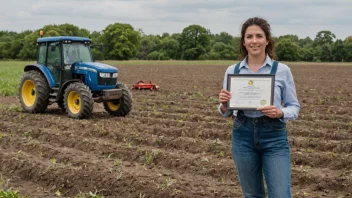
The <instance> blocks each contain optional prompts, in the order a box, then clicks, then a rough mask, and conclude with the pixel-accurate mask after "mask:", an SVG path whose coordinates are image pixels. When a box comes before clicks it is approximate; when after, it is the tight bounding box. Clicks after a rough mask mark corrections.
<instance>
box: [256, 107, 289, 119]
mask: <svg viewBox="0 0 352 198" xmlns="http://www.w3.org/2000/svg"><path fill="white" fill-rule="evenodd" d="M257 110H259V111H261V112H262V113H264V115H266V116H268V117H269V118H282V117H284V112H283V111H282V110H281V109H279V108H277V107H276V106H266V107H260V108H258V109H257Z"/></svg>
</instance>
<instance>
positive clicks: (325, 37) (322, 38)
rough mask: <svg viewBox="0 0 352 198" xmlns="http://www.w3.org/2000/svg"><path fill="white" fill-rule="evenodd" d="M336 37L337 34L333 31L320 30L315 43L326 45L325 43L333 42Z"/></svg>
mask: <svg viewBox="0 0 352 198" xmlns="http://www.w3.org/2000/svg"><path fill="white" fill-rule="evenodd" d="M335 38H336V36H335V34H333V33H332V32H331V31H328V30H325V31H320V32H318V33H317V35H316V36H315V39H314V43H315V45H324V44H331V43H333V40H334V39H335Z"/></svg>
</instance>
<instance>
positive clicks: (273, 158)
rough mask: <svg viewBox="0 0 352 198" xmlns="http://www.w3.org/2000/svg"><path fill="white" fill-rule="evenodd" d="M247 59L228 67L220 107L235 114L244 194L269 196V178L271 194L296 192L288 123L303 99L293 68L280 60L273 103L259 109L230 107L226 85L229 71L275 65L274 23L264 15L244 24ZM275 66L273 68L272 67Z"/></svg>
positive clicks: (264, 70) (272, 197)
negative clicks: (299, 94) (272, 28)
mask: <svg viewBox="0 0 352 198" xmlns="http://www.w3.org/2000/svg"><path fill="white" fill-rule="evenodd" d="M240 53H241V59H243V60H242V62H240V63H239V64H238V68H237V70H236V69H235V66H236V65H232V66H230V67H228V68H227V70H226V72H225V76H224V82H223V89H222V90H221V91H220V93H219V102H220V105H219V108H218V109H219V112H220V114H221V115H223V116H224V117H228V116H230V115H232V114H233V115H235V116H236V118H235V121H234V124H233V128H232V155H233V158H234V161H235V165H236V169H237V172H238V175H239V180H240V184H241V188H242V192H243V194H244V196H245V198H254V197H255V198H259V197H260V198H261V197H263V198H264V197H265V189H264V179H265V182H266V185H267V188H268V196H269V198H291V189H290V185H291V172H290V148H289V143H288V140H287V131H286V123H287V121H288V120H294V119H296V118H297V117H298V113H299V110H300V105H299V102H298V100H297V96H296V88H295V85H294V81H293V77H292V73H291V71H290V69H289V67H288V66H287V65H284V64H282V63H278V65H277V69H276V70H275V71H276V73H275V72H274V74H275V90H274V105H272V106H266V107H262V108H258V109H257V110H255V111H246V110H244V111H242V110H240V111H230V110H227V102H228V101H229V100H230V99H231V93H230V92H229V91H227V90H226V86H227V75H228V74H234V73H235V72H237V73H239V74H269V73H272V68H275V67H276V66H274V65H275V64H273V63H274V61H273V60H272V59H274V58H275V54H274V41H273V39H272V37H271V32H270V25H269V24H268V22H267V21H266V20H264V19H262V18H258V17H254V18H250V19H248V20H247V21H246V22H245V23H244V24H243V25H242V29H241V44H240ZM273 71H274V70H273Z"/></svg>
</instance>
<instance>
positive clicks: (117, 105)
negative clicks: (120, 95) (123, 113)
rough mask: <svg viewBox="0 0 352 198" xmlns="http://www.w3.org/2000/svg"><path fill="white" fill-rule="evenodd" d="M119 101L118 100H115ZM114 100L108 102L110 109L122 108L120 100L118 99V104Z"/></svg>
mask: <svg viewBox="0 0 352 198" xmlns="http://www.w3.org/2000/svg"><path fill="white" fill-rule="evenodd" d="M115 103H117V102H115ZM115 103H114V102H107V103H106V104H107V105H108V107H109V109H110V110H111V111H117V110H118V109H119V108H120V104H121V103H120V101H118V104H115Z"/></svg>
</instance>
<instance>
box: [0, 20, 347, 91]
mask: <svg viewBox="0 0 352 198" xmlns="http://www.w3.org/2000/svg"><path fill="white" fill-rule="evenodd" d="M39 30H43V32H44V37H48V36H81V37H89V38H90V39H92V43H93V44H94V46H93V47H92V54H93V57H94V59H95V60H107V59H110V60H131V59H139V60H237V59H238V58H239V46H240V45H241V43H240V37H238V36H232V35H230V34H228V33H227V32H220V33H218V34H211V33H210V30H208V29H206V28H204V27H202V26H199V25H190V26H188V27H186V28H184V29H183V31H182V32H181V33H174V34H171V35H170V34H169V33H167V32H164V33H163V34H162V35H161V36H160V35H145V34H144V33H143V30H142V29H137V30H135V29H134V28H133V27H132V26H131V25H129V24H121V23H114V24H110V25H108V26H107V27H106V28H105V29H104V30H102V31H93V32H89V31H88V30H87V29H84V28H79V27H77V26H75V25H72V24H67V23H66V24H60V25H54V24H53V25H45V26H44V27H42V28H40V29H37V30H34V31H32V30H26V31H23V32H20V33H17V32H12V31H0V59H5V60H7V59H22V60H36V58H37V46H36V40H37V39H38V38H39ZM273 39H274V41H275V42H276V50H277V51H276V54H277V56H278V57H279V60H280V61H314V62H320V61H325V62H328V61H335V62H348V61H352V36H349V37H347V38H346V39H344V40H343V41H342V40H339V39H337V40H335V39H336V36H335V34H333V33H332V32H331V31H328V30H324V31H320V32H318V33H317V35H316V37H315V38H314V40H312V39H311V38H309V37H306V38H303V39H300V38H298V36H297V35H283V36H279V37H278V38H275V37H274V38H273ZM6 87H8V86H6ZM0 94H1V95H12V94H13V93H12V92H11V91H9V90H7V89H5V88H2V90H1V92H0Z"/></svg>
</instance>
